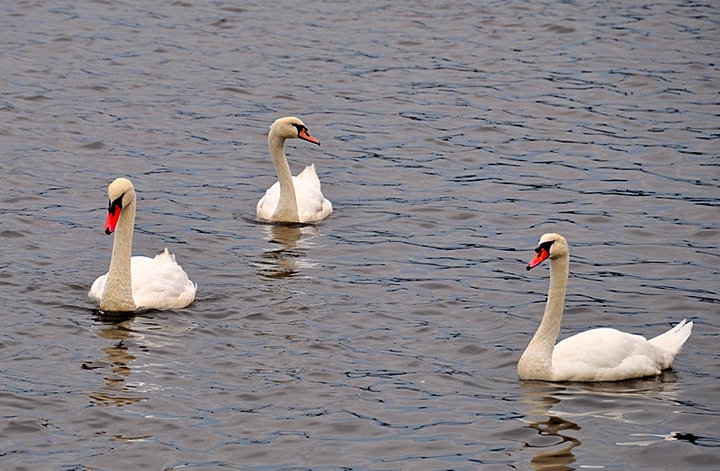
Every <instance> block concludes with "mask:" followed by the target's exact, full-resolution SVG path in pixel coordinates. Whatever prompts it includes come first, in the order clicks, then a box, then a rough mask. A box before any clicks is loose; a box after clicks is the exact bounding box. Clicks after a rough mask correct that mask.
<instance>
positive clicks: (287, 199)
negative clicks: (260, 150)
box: [257, 117, 332, 223]
mask: <svg viewBox="0 0 720 471" xmlns="http://www.w3.org/2000/svg"><path fill="white" fill-rule="evenodd" d="M292 138H300V139H304V140H306V141H308V142H312V143H313V144H317V145H320V141H318V140H317V139H315V138H314V137H312V136H311V135H310V133H309V132H308V130H307V128H306V127H305V125H304V124H303V122H302V121H300V120H299V119H298V118H294V117H287V118H280V119H278V120H277V121H275V122H274V123H273V124H272V126H270V133H269V134H268V147H269V148H270V156H271V157H272V161H273V165H274V166H275V171H276V172H277V175H278V181H277V182H275V184H274V185H273V186H271V187H270V188H268V190H267V191H266V192H265V196H263V197H262V198H261V199H260V201H259V202H258V204H257V217H258V218H260V219H264V220H266V221H273V222H285V223H294V222H300V223H306V222H317V221H320V220H322V219H325V218H326V217H328V216H330V214H331V213H332V204H331V203H330V201H328V200H327V199H325V197H324V196H323V194H322V191H321V190H320V179H319V178H318V176H317V173H315V165H314V164H310V165H308V166H307V167H305V170H303V171H302V172H300V174H299V175H298V176H296V177H293V176H292V173H291V172H290V166H289V165H288V162H287V158H286V157H285V140H286V139H292Z"/></svg>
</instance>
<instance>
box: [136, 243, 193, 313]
mask: <svg viewBox="0 0 720 471" xmlns="http://www.w3.org/2000/svg"><path fill="white" fill-rule="evenodd" d="M131 260H132V287H133V299H134V300H135V304H136V305H137V307H138V308H152V309H180V308H183V307H185V306H187V305H189V304H190V303H192V302H193V300H194V299H195V291H196V290H197V286H196V285H195V284H194V283H193V282H192V281H190V279H189V278H188V276H187V273H185V271H184V270H183V269H182V267H180V265H178V264H177V263H176V262H175V256H174V255H172V254H170V252H168V250H167V249H165V251H164V252H163V253H161V254H158V255H156V256H155V258H148V257H133V258H132V259H131Z"/></svg>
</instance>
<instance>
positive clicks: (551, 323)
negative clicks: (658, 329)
mask: <svg viewBox="0 0 720 471" xmlns="http://www.w3.org/2000/svg"><path fill="white" fill-rule="evenodd" d="M535 252H536V255H535V258H534V259H533V260H532V261H531V262H530V263H528V265H527V269H528V270H530V269H531V268H534V267H536V266H537V265H539V264H540V263H541V262H542V261H543V260H545V259H548V258H549V259H550V289H549V291H548V299H547V304H546V305H545V313H544V314H543V318H542V321H541V322H540V327H538V330H537V332H536V333H535V336H534V337H533V338H532V340H531V341H530V344H529V345H528V346H527V348H526V349H525V352H524V353H523V354H522V357H521V358H520V361H519V362H518V366H517V370H518V376H519V378H520V379H524V380H542V381H586V382H590V381H620V380H624V379H631V378H642V377H645V376H655V375H658V374H660V372H661V371H662V370H664V369H667V368H671V367H672V364H673V360H674V359H675V355H677V354H678V352H679V351H680V347H682V345H683V344H684V343H685V341H686V340H687V338H688V337H689V336H690V333H691V331H692V326H693V323H692V322H686V321H685V319H683V320H682V322H680V323H679V324H678V325H676V326H675V327H673V328H672V329H670V330H669V331H667V332H665V333H664V334H661V335H659V336H657V337H655V338H652V339H650V340H646V339H645V338H644V337H642V336H640V335H632V334H627V333H624V332H620V331H618V330H615V329H609V328H600V329H592V330H588V331H585V332H581V333H579V334H577V335H573V336H572V337H568V338H566V339H565V340H563V341H561V342H559V343H558V344H557V345H555V341H556V340H557V337H558V334H559V333H560V323H561V321H562V313H563V305H564V302H565V289H566V287H567V279H568V265H569V258H570V252H569V249H568V245H567V241H566V240H565V239H564V238H563V237H562V236H560V235H558V234H544V235H543V236H542V237H541V238H540V242H539V244H538V247H537V248H536V249H535Z"/></svg>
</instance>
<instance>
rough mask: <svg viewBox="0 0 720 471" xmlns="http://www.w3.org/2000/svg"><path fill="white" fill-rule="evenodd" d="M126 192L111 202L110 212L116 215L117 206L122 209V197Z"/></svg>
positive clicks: (109, 205)
mask: <svg viewBox="0 0 720 471" xmlns="http://www.w3.org/2000/svg"><path fill="white" fill-rule="evenodd" d="M123 196H125V194H124V193H123V194H122V195H120V196H119V197H118V198H116V199H115V201H111V202H110V204H108V213H110V214H112V215H113V216H114V215H115V208H118V209H119V210H122V199H123Z"/></svg>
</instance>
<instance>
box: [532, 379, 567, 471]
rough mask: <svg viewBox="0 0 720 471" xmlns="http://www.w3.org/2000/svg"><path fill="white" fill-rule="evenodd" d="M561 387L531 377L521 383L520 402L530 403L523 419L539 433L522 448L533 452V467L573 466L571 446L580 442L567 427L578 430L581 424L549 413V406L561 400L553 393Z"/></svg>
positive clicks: (547, 470)
mask: <svg viewBox="0 0 720 471" xmlns="http://www.w3.org/2000/svg"><path fill="white" fill-rule="evenodd" d="M564 390H565V388H564V387H560V386H555V385H552V384H548V383H541V382H533V381H528V382H524V383H522V399H521V402H523V403H525V404H527V405H528V406H529V409H528V410H527V411H526V413H525V419H524V422H526V423H527V424H528V427H530V428H531V429H534V430H536V431H537V433H538V437H537V441H533V442H531V443H526V444H525V448H526V449H528V450H531V451H532V453H533V457H532V459H531V460H530V465H531V466H532V468H533V469H535V470H543V471H551V470H552V471H565V470H572V469H575V468H573V467H570V466H569V465H570V464H571V463H574V462H575V455H574V454H573V452H572V450H573V448H575V447H577V446H579V445H581V442H580V440H578V439H577V438H575V437H573V436H572V435H570V434H569V433H568V432H567V431H569V430H575V431H577V430H580V429H581V427H580V426H579V425H578V424H576V423H575V422H570V421H568V420H565V419H563V418H561V417H559V416H557V415H552V414H550V409H551V408H552V407H553V406H554V405H556V404H558V403H559V402H560V399H558V398H557V397H555V396H554V395H553V394H558V393H560V392H562V391H564Z"/></svg>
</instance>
